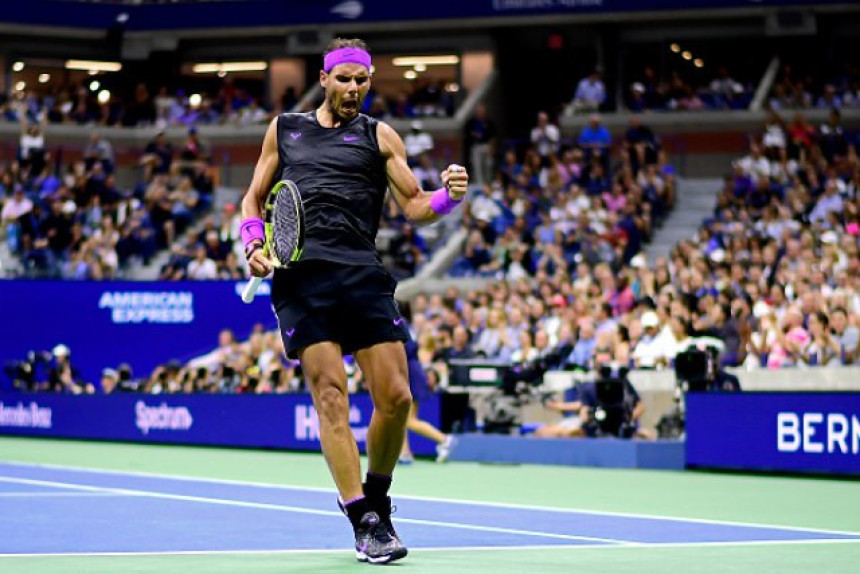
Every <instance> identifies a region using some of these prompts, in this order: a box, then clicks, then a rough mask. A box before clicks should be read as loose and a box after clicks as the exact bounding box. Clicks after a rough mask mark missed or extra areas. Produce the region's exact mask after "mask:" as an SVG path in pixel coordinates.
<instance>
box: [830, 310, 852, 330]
mask: <svg viewBox="0 0 860 574" xmlns="http://www.w3.org/2000/svg"><path fill="white" fill-rule="evenodd" d="M830 324H831V325H832V327H833V330H834V331H836V332H837V333H842V331H844V330H845V327H846V325H847V324H848V321H847V317H845V313H843V312H842V311H837V312H835V313H833V314H832V315H831V316H830Z"/></svg>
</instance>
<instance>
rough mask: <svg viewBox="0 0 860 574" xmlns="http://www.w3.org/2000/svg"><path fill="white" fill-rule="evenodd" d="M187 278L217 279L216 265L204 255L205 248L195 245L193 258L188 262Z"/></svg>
mask: <svg viewBox="0 0 860 574" xmlns="http://www.w3.org/2000/svg"><path fill="white" fill-rule="evenodd" d="M188 278H189V279H217V278H218V266H217V265H216V264H215V262H214V261H212V260H211V259H209V257H207V255H206V248H205V247H203V246H202V245H198V246H197V250H196V251H195V254H194V260H192V261H191V262H189V263H188Z"/></svg>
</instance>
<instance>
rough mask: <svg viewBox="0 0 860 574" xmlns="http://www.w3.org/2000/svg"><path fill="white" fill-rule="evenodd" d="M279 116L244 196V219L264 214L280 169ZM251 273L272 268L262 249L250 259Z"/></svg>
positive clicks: (267, 133) (268, 131) (270, 124)
mask: <svg viewBox="0 0 860 574" xmlns="http://www.w3.org/2000/svg"><path fill="white" fill-rule="evenodd" d="M277 132H278V118H277V117H276V118H275V119H273V120H272V121H271V123H269V129H267V130H266V136H265V137H264V138H263V149H262V151H261V152H260V159H258V160H257V166H256V167H255V168H254V177H253V179H252V180H251V185H250V186H248V190H247V191H246V192H245V196H244V197H243V198H242V219H243V220H244V219H248V218H251V217H260V218H262V216H263V202H264V201H265V200H266V195H268V193H269V189H268V186H269V184H270V183H271V182H272V179H273V178H274V177H275V172H276V171H277V169H278V135H277ZM248 265H249V267H250V268H251V273H252V274H253V275H255V276H257V277H265V276H266V275H268V274H269V273H270V272H271V270H272V264H271V262H270V261H269V260H268V259H267V258H266V257H265V256H264V255H263V252H262V250H259V249H258V250H256V251H255V252H254V253H253V254H252V255H251V257H250V258H249V259H248Z"/></svg>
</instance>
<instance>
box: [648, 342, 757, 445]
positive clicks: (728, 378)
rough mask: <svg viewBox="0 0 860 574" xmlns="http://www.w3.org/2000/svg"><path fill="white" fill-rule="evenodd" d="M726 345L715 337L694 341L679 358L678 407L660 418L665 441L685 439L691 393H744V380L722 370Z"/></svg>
mask: <svg viewBox="0 0 860 574" xmlns="http://www.w3.org/2000/svg"><path fill="white" fill-rule="evenodd" d="M722 349H723V342H722V341H720V340H719V339H714V338H711V337H700V338H697V339H692V340H691V341H690V344H689V345H688V346H687V348H686V349H684V350H683V351H681V352H680V353H678V354H677V355H676V356H675V384H676V390H675V393H676V395H675V403H676V405H675V407H674V408H673V409H672V410H671V411H670V412H668V413H667V414H665V415H663V416H662V417H661V418H660V422H659V423H657V431H658V432H659V435H660V437H661V438H682V437H683V436H684V433H685V427H686V424H685V406H684V397H685V395H686V393H688V392H711V393H713V392H729V393H734V392H740V390H741V384H740V380H739V379H738V378H737V377H736V376H734V375H733V374H731V373H728V372H726V371H725V370H724V369H723V368H722V366H721V360H720V352H721V351H722Z"/></svg>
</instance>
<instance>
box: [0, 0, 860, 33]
mask: <svg viewBox="0 0 860 574" xmlns="http://www.w3.org/2000/svg"><path fill="white" fill-rule="evenodd" d="M789 8H795V9H801V8H802V9H804V10H815V11H842V10H856V9H857V8H858V7H857V3H855V2H851V1H850V0H815V1H811V0H697V1H696V2H689V1H684V0H648V1H647V2H643V1H642V0H473V1H470V2H463V1H462V0H435V1H434V2H403V1H391V0H27V1H26V2H10V3H4V6H3V10H2V12H0V30H4V31H15V30H16V29H17V30H24V29H27V28H30V29H32V28H33V27H37V28H39V29H44V28H56V29H57V32H58V33H59V34H60V35H63V32H62V30H67V31H69V30H74V29H78V30H92V31H104V30H107V29H110V28H112V27H116V26H117V24H118V23H119V24H120V25H122V27H123V28H124V30H125V31H126V32H128V33H132V34H133V33H152V32H159V31H161V32H170V33H173V34H174V35H179V36H183V34H184V33H190V34H191V35H192V36H193V35H199V33H200V32H201V31H203V30H212V31H214V33H217V32H218V31H221V32H222V33H223V31H224V30H225V29H267V31H274V30H277V29H283V30H284V31H288V30H291V29H301V28H303V27H305V28H308V27H320V26H329V27H337V28H339V29H356V30H358V29H362V28H364V29H371V28H373V27H380V26H383V27H384V26H385V25H387V24H392V23H407V24H411V25H414V26H428V25H431V26H432V25H436V26H444V27H452V26H453V27H468V26H475V25H476V24H477V25H481V24H486V25H516V24H520V23H534V24H541V23H554V24H558V23H562V22H564V21H577V20H591V19H594V20H601V19H608V18H612V19H614V20H616V21H617V19H618V18H633V17H640V16H641V15H643V14H645V15H650V16H651V17H653V18H662V19H666V18H684V17H692V16H693V15H701V14H703V13H710V14H713V15H747V14H755V13H763V12H766V11H769V10H774V9H789ZM434 23H435V24H434ZM194 31H197V32H198V34H194ZM71 35H76V34H71ZM77 35H80V34H77Z"/></svg>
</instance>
